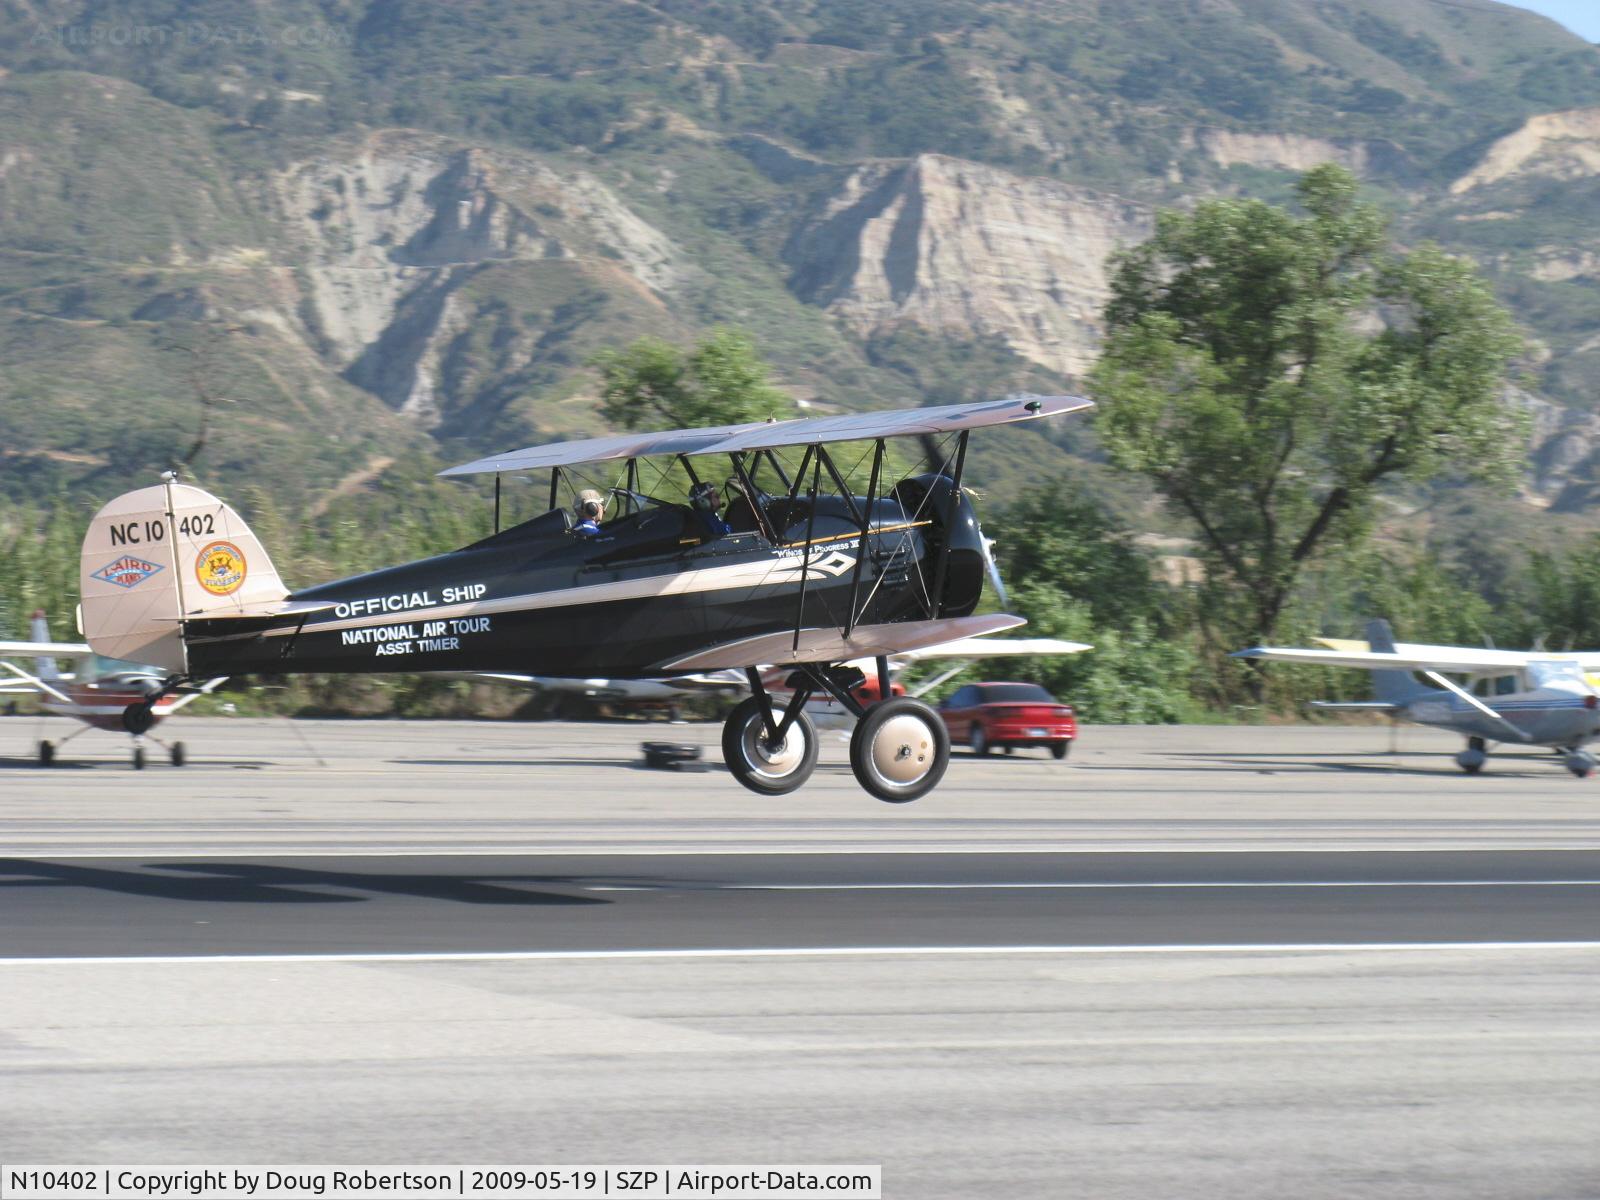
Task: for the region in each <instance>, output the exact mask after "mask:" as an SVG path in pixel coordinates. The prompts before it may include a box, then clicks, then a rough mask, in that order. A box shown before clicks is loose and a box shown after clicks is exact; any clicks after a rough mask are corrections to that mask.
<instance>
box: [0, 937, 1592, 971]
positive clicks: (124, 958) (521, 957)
mask: <svg viewBox="0 0 1600 1200" xmlns="http://www.w3.org/2000/svg"><path fill="white" fill-rule="evenodd" d="M1432 950H1473V951H1479V950H1485V951H1507V950H1511V951H1546V950H1582V951H1597V950H1600V942H1584V941H1574V942H1285V943H1283V944H1281V945H1274V944H1270V943H1251V942H1246V943H1236V942H1218V943H1211V944H1206V945H1194V946H1188V945H1151V946H811V947H794V946H784V947H745V948H738V947H724V948H715V949H704V950H484V951H463V952H439V953H429V952H426V951H423V952H418V953H392V954H382V953H378V954H211V955H206V954H153V955H150V956H148V957H141V956H138V955H116V956H98V957H97V956H86V957H70V958H0V968H4V967H38V966H136V965H143V964H165V965H174V964H181V963H218V964H227V963H418V962H582V961H585V960H589V959H674V958H682V959H693V958H887V957H895V958H916V957H952V956H961V955H970V956H987V957H997V956H998V957H1004V956H1006V955H1017V956H1021V955H1081V954H1324V953H1337V954H1354V953H1361V954H1370V953H1384V952H1390V951H1432Z"/></svg>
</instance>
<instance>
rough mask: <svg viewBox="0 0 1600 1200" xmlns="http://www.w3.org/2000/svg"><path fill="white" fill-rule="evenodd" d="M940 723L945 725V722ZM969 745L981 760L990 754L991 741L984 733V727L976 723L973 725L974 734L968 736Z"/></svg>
mask: <svg viewBox="0 0 1600 1200" xmlns="http://www.w3.org/2000/svg"><path fill="white" fill-rule="evenodd" d="M940 723H941V724H943V722H940ZM967 745H969V746H971V747H972V752H973V753H974V754H976V755H977V756H978V757H979V758H983V757H985V756H987V755H988V753H989V739H988V737H987V736H985V734H984V732H983V726H982V725H979V724H978V723H977V722H976V721H974V722H973V723H972V732H971V733H969V734H967Z"/></svg>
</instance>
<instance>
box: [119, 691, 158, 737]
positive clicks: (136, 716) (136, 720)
mask: <svg viewBox="0 0 1600 1200" xmlns="http://www.w3.org/2000/svg"><path fill="white" fill-rule="evenodd" d="M155 723H156V715H155V712H154V711H153V710H152V709H151V707H150V705H149V704H147V703H145V702H144V701H142V700H141V701H139V702H138V703H136V704H130V705H128V707H127V708H125V709H123V710H122V727H123V728H124V729H126V730H127V731H128V732H129V733H131V734H133V736H134V737H138V736H139V735H140V734H145V733H149V732H150V727H151V726H152V725H154V724H155Z"/></svg>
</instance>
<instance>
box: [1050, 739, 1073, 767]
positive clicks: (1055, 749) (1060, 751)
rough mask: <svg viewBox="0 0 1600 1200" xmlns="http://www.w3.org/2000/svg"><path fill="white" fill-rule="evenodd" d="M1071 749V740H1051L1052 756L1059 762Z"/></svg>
mask: <svg viewBox="0 0 1600 1200" xmlns="http://www.w3.org/2000/svg"><path fill="white" fill-rule="evenodd" d="M1071 749H1072V743H1071V742H1051V743H1050V757H1051V758H1053V759H1055V760H1056V761H1057V762H1059V761H1060V760H1061V759H1063V758H1065V757H1066V756H1067V753H1068V752H1069V751H1070V750H1071Z"/></svg>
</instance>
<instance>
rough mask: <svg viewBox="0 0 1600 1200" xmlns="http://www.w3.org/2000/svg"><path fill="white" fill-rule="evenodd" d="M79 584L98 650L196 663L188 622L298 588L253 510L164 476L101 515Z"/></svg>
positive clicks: (170, 666) (177, 669)
mask: <svg viewBox="0 0 1600 1200" xmlns="http://www.w3.org/2000/svg"><path fill="white" fill-rule="evenodd" d="M79 583H80V586H81V589H82V596H83V605H82V614H83V633H84V638H85V640H86V641H88V643H89V645H91V646H92V647H94V650H95V652H96V653H98V654H103V655H105V656H106V657H108V658H119V659H125V660H128V661H132V662H142V663H149V664H151V665H153V666H158V667H163V668H165V669H167V670H169V671H172V672H173V673H174V674H184V673H186V672H187V670H188V655H187V650H186V647H185V644H184V641H183V629H182V620H183V618H185V617H203V616H206V615H208V614H218V613H226V612H232V611H237V610H238V609H240V608H242V607H244V606H245V605H246V604H251V603H260V602H263V601H278V600H281V599H283V598H284V597H285V596H287V595H288V589H287V588H285V587H284V585H283V581H282V580H281V579H280V578H279V577H278V572H277V570H276V568H274V567H273V565H272V560H271V559H270V558H269V557H268V555H267V552H266V548H265V547H264V546H262V545H261V543H260V541H259V540H258V539H257V538H256V536H255V534H254V533H253V532H251V530H250V527H249V525H248V524H247V523H246V522H245V520H244V518H243V517H241V516H240V515H239V514H238V513H237V512H235V511H234V510H233V509H232V508H231V507H230V506H229V505H227V504H226V503H224V502H223V501H222V500H220V499H218V498H217V497H216V496H213V495H211V494H210V493H209V492H206V491H204V490H203V489H201V488H197V487H193V486H191V485H189V484H180V483H176V482H170V481H168V482H163V483H160V484H157V485H155V486H153V487H146V488H138V489H136V490H134V491H131V492H125V493H123V494H122V495H121V496H118V497H117V498H116V499H114V500H111V501H110V502H108V503H107V504H106V505H105V506H103V507H102V508H101V509H100V511H99V512H97V513H96V514H95V515H94V519H93V520H92V521H90V523H89V530H88V532H87V533H86V534H85V535H84V540H83V550H82V557H81V564H80V573H79Z"/></svg>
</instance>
